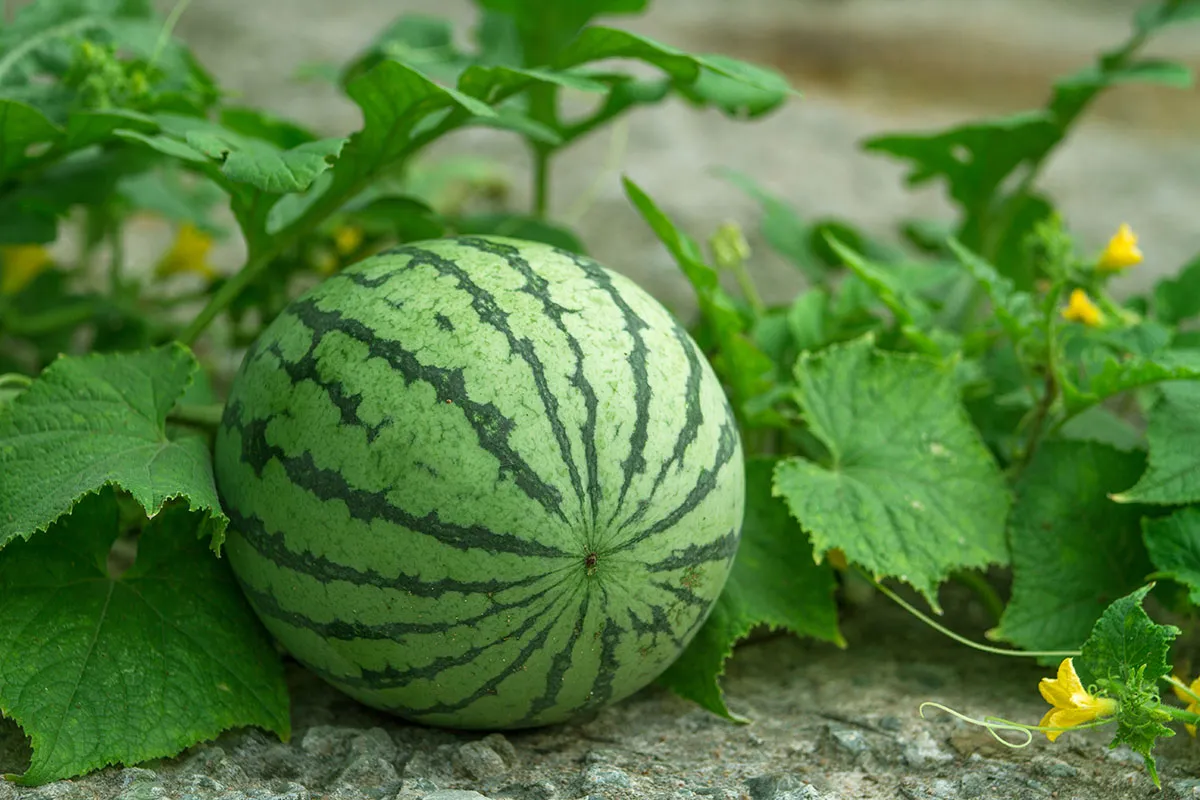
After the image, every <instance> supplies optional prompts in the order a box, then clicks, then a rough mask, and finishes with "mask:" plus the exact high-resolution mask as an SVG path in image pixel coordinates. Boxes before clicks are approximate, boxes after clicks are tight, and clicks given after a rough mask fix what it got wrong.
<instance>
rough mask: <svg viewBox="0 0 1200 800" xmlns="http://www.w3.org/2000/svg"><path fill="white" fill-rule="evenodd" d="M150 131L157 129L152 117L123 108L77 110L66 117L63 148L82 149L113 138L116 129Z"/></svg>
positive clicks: (68, 149)
mask: <svg viewBox="0 0 1200 800" xmlns="http://www.w3.org/2000/svg"><path fill="white" fill-rule="evenodd" d="M122 129H124V130H137V131H142V132H150V131H154V130H157V129H158V124H157V123H156V122H155V121H154V118H153V117H151V116H148V115H146V114H142V113H140V112H137V111H130V110H128V109H123V108H113V109H105V110H103V111H77V112H74V113H72V114H71V116H69V117H67V138H66V142H65V144H64V149H65V150H67V151H72V150H82V149H83V148H85V147H90V146H91V145H94V144H99V143H101V142H104V141H106V140H108V139H111V138H114V137H115V134H116V131H118V130H122Z"/></svg>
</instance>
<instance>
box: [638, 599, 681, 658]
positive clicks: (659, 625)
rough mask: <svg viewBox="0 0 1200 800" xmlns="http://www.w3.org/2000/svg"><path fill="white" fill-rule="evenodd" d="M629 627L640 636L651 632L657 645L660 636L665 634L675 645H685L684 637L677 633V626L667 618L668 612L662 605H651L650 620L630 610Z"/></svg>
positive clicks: (653, 641)
mask: <svg viewBox="0 0 1200 800" xmlns="http://www.w3.org/2000/svg"><path fill="white" fill-rule="evenodd" d="M629 627H630V629H631V630H632V631H633V632H634V633H635V634H636V635H638V636H645V635H646V634H649V635H650V636H651V637H652V643H653V644H654V645H655V646H657V645H658V637H659V636H662V635H665V636H666V637H667V638H668V639H670V640H671V644H673V645H674V646H675V647H679V648H682V647H683V639H681V638H679V637H678V636H676V635H675V626H674V625H673V624H671V620H669V619H667V612H666V611H664V610H663V607H662V606H655V605H652V606H650V619H649V620H644V619H642V618H641V617H639V616H638V615H637V614H636V613H634V612H633V611H632V610H630V612H629Z"/></svg>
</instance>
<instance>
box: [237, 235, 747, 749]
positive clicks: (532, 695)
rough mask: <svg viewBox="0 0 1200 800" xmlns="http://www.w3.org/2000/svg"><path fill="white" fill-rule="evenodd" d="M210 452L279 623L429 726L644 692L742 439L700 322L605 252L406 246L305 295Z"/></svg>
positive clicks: (735, 486)
mask: <svg viewBox="0 0 1200 800" xmlns="http://www.w3.org/2000/svg"><path fill="white" fill-rule="evenodd" d="M215 459H216V461H215V465H216V478H217V484H218V488H219V491H220V495H221V500H222V504H223V506H224V508H225V510H226V512H227V513H228V515H229V517H230V520H231V530H230V534H229V538H228V541H227V545H226V548H227V553H228V557H229V560H230V563H231V565H232V567H233V570H234V572H235V574H236V575H237V576H238V579H239V581H240V583H241V585H242V587H243V588H244V590H245V593H246V595H247V597H248V598H249V600H250V602H251V604H252V605H253V607H254V609H255V611H256V612H257V613H258V615H259V616H260V618H261V619H262V621H263V623H264V624H265V625H266V627H267V629H268V630H269V631H270V633H271V634H272V635H273V636H274V637H275V638H276V639H277V640H278V642H279V643H280V644H281V645H282V646H283V647H284V649H286V650H287V651H288V652H289V653H290V654H291V655H292V656H293V657H295V658H296V659H297V660H298V661H299V662H301V663H302V664H304V665H305V666H306V667H307V668H308V669H310V670H312V671H313V672H315V673H316V674H317V675H319V676H321V677H322V678H324V679H325V680H326V681H328V682H329V683H331V684H333V685H334V686H336V687H337V688H339V689H340V690H342V691H343V692H345V693H346V694H348V695H350V696H351V697H353V698H356V699H358V700H360V701H362V702H363V703H366V704H368V705H370V706H374V707H376V708H380V709H384V710H387V711H390V712H394V713H395V714H398V715H400V716H402V717H404V718H407V719H410V720H413V721H416V722H420V723H424V724H431V725H440V726H448V727H456V728H493V729H496V728H519V727H529V726H536V725H544V724H548V723H554V722H559V721H563V720H566V719H569V718H571V717H572V716H574V715H576V714H578V713H580V712H586V711H588V710H590V709H594V708H597V707H599V706H601V705H603V704H606V703H609V702H613V701H617V700H619V699H621V698H623V697H626V696H628V695H630V694H632V693H633V692H635V691H637V690H638V689H640V688H642V687H643V686H645V685H647V684H648V683H649V682H651V681H652V680H654V678H655V677H657V676H658V675H659V674H660V673H661V672H662V671H663V670H664V669H665V668H666V667H667V666H668V665H669V664H670V663H671V662H672V661H673V660H674V659H675V658H676V657H677V656H678V654H679V653H680V652H681V651H682V650H683V648H684V647H685V646H686V645H687V644H688V642H689V640H690V639H691V638H692V637H693V635H694V634H695V633H696V631H697V629H698V628H699V627H700V626H701V624H702V623H703V622H704V620H705V618H706V616H707V615H708V613H709V611H710V610H711V608H712V606H713V604H714V602H715V601H716V599H717V596H718V595H719V594H720V593H721V589H722V586H723V585H724V583H725V579H726V576H727V574H728V572H729V569H730V567H731V566H732V563H733V558H734V555H735V553H736V551H737V545H738V539H739V536H740V532H741V522H742V511H743V502H744V488H745V487H744V476H743V461H742V452H741V442H740V440H739V436H738V429H737V425H736V423H735V420H734V418H733V415H732V414H731V412H730V408H729V405H728V403H727V401H726V398H725V395H724V393H723V392H722V389H721V386H720V384H719V382H718V380H717V378H716V376H715V375H714V374H713V372H712V371H711V369H710V367H709V365H708V363H707V362H706V360H705V359H704V357H703V355H702V353H701V352H700V351H699V350H698V349H697V347H696V345H695V343H694V342H693V341H692V340H691V338H690V337H689V336H688V334H687V332H686V331H685V330H683V329H682V328H681V327H680V326H679V324H678V323H677V322H676V321H675V320H674V319H673V318H672V317H671V315H670V314H668V313H667V311H666V310H665V309H664V308H663V307H662V306H661V305H659V304H658V303H657V302H656V301H655V300H654V299H653V298H651V297H650V296H649V295H648V294H647V293H646V292H644V291H643V290H642V289H640V288H639V287H638V286H637V285H635V284H634V283H633V282H631V281H630V280H628V279H626V278H624V277H622V276H621V275H619V274H617V273H614V272H611V271H609V270H607V269H605V268H604V267H602V266H600V265H599V264H597V263H596V262H595V261H593V260H591V259H588V258H585V257H582V256H580V255H577V254H574V253H571V252H569V251H566V250H561V249H558V248H554V247H551V246H549V245H544V244H536V243H531V242H525V241H519V240H513V239H505V238H499V237H483V236H468V237H460V238H452V239H439V240H434V241H428V242H420V243H416V244H409V245H405V246H402V247H397V248H395V249H393V250H389V251H387V252H385V253H381V254H380V255H377V256H374V257H372V258H369V259H367V260H365V261H363V262H360V263H359V264H357V265H355V266H353V267H351V268H348V269H346V270H345V271H343V272H341V273H339V274H336V275H334V276H332V277H330V278H328V279H326V280H325V281H324V282H322V283H320V284H318V285H317V286H316V287H314V288H313V289H311V290H310V291H308V292H307V293H306V294H305V295H303V296H302V297H300V298H299V299H297V300H296V301H295V302H293V303H292V304H291V305H290V306H289V307H288V308H287V309H286V310H285V311H284V312H283V313H282V314H281V315H280V316H279V317H278V318H277V319H276V320H274V321H273V322H272V323H271V324H270V325H269V326H268V327H267V328H266V329H265V330H264V331H263V333H262V335H261V336H260V338H259V339H258V340H257V341H256V342H255V344H254V346H253V347H252V348H251V349H250V351H249V352H248V353H247V354H246V357H245V359H244V360H243V363H242V365H241V368H240V370H239V371H238V373H237V375H236V377H235V379H234V381H233V384H232V387H231V390H230V396H229V400H228V402H227V405H226V409H225V415H224V419H223V421H222V424H221V426H220V429H219V431H218V435H217V440H216V451H215Z"/></svg>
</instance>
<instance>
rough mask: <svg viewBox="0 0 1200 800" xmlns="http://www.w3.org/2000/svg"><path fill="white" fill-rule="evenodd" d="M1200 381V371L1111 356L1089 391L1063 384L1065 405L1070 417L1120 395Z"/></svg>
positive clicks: (1199, 369)
mask: <svg viewBox="0 0 1200 800" xmlns="http://www.w3.org/2000/svg"><path fill="white" fill-rule="evenodd" d="M1196 379H1200V368H1194V367H1189V366H1186V365H1174V366H1172V365H1168V364H1162V363H1159V362H1157V361H1154V360H1152V359H1148V358H1138V357H1132V358H1125V359H1117V358H1114V357H1112V356H1110V357H1109V358H1108V359H1107V360H1106V361H1105V362H1104V366H1103V367H1102V368H1101V369H1100V371H1099V372H1097V373H1096V374H1094V375H1092V376H1091V377H1090V379H1088V380H1087V386H1086V388H1080V387H1077V386H1075V385H1074V384H1073V383H1071V382H1070V381H1066V382H1064V383H1063V386H1062V390H1063V405H1064V406H1065V407H1066V411H1067V414H1068V415H1074V414H1077V413H1079V412H1080V411H1082V410H1083V409H1085V408H1088V407H1089V406H1093V405H1095V404H1097V403H1099V402H1101V401H1102V400H1105V399H1107V398H1109V397H1113V396H1114V395H1118V394H1120V393H1121V392H1127V391H1129V390H1130V389H1137V388H1139V387H1142V386H1149V385H1151V384H1155V383H1162V382H1163V381H1181V380H1196Z"/></svg>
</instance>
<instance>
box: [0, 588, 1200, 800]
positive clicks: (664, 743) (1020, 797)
mask: <svg viewBox="0 0 1200 800" xmlns="http://www.w3.org/2000/svg"><path fill="white" fill-rule="evenodd" d="M942 602H943V606H944V607H945V608H947V609H952V611H948V612H947V620H946V621H947V622H948V623H949V624H950V625H952V626H953V627H954V628H955V629H957V630H959V631H961V632H963V633H966V634H968V635H970V636H972V637H973V638H975V639H976V640H980V639H981V638H982V637H981V634H982V631H983V630H984V628H985V627H986V619H985V618H984V617H983V612H982V610H981V608H980V607H978V605H977V604H976V603H975V602H974V601H973V600H972V598H971V596H970V595H967V594H965V593H964V592H963V591H961V590H960V589H959V588H958V587H956V586H951V587H948V588H947V590H946V591H945V592H944V593H943V597H942ZM843 632H844V634H845V637H846V639H847V641H848V645H849V646H848V647H847V648H846V649H838V648H836V647H834V646H831V645H826V644H821V643H817V642H812V641H801V640H797V639H795V638H793V637H791V636H774V637H763V638H759V639H758V640H756V641H753V642H752V643H749V644H746V645H743V646H742V647H741V648H739V650H738V651H737V653H736V655H735V657H734V658H733V660H732V661H731V662H730V664H729V670H728V675H727V676H726V678H725V681H724V686H725V691H726V694H727V697H728V700H729V704H730V707H731V709H732V710H733V711H734V712H735V713H736V714H739V715H741V716H743V717H746V718H748V719H749V720H751V721H750V722H749V723H748V724H744V725H739V724H734V723H731V722H727V721H725V720H723V719H721V718H718V717H716V716H714V715H712V714H710V713H708V712H707V711H704V710H703V709H701V708H699V707H696V706H694V705H691V704H689V703H687V702H685V701H683V700H680V699H678V698H677V697H675V696H673V695H672V694H670V693H668V692H667V691H665V690H663V689H660V688H657V687H651V688H649V689H647V690H645V691H643V692H641V693H640V694H638V695H635V696H634V697H633V698H631V699H629V700H627V701H625V702H623V703H620V704H618V705H616V706H614V707H611V708H608V709H605V710H602V711H600V712H598V713H595V714H594V715H593V716H591V717H589V718H586V719H582V720H580V721H578V722H575V723H573V724H569V725H563V726H557V727H550V728H544V729H538V730H531V731H518V732H508V733H504V734H495V733H493V734H490V735H485V734H483V733H477V732H475V733H456V732H450V731H442V730H435V729H429V728H422V727H418V726H415V725H410V724H406V723H404V722H402V721H399V720H397V719H396V718H394V717H390V716H388V715H385V714H381V713H377V712H374V711H372V710H370V709H367V708H365V707H364V706H361V705H359V704H357V703H355V702H354V701H352V700H349V699H347V698H346V697H344V696H343V695H340V694H339V693H337V692H336V691H334V690H333V689H331V688H328V687H327V686H325V685H324V684H323V683H321V682H320V681H318V680H317V679H315V678H313V677H311V676H310V675H308V674H306V673H305V672H304V671H303V670H301V669H299V668H294V667H293V668H291V669H290V670H289V675H290V680H291V683H292V687H293V695H292V696H293V698H294V709H293V726H294V735H293V737H292V740H291V742H290V743H287V744H281V743H279V742H278V741H277V740H275V739H274V738H272V737H269V736H266V735H264V734H262V733H261V732H258V731H256V730H249V731H235V732H231V733H229V734H226V735H224V736H222V737H221V738H220V739H218V740H217V741H216V742H214V743H211V744H203V745H199V746H197V747H194V748H192V749H191V750H189V751H187V752H185V753H184V754H182V755H181V756H179V757H177V758H174V759H169V760H163V761H160V762H154V763H149V764H144V765H141V766H140V767H138V768H133V769H118V768H110V769H107V770H103V771H101V772H99V773H96V774H94V775H91V776H89V777H86V778H81V779H79V780H75V781H60V782H58V783H54V784H49V785H46V786H42V787H39V788H36V789H25V788H14V787H11V786H4V785H2V784H0V800H85V799H87V800H91V799H93V798H95V799H97V800H99V799H101V798H103V800H109V798H120V799H121V800H154V799H155V798H179V799H180V800H246V799H247V798H253V799H255V800H258V799H259V798H262V800H316V799H317V798H329V799H330V800H418V799H421V800H469V799H470V798H474V800H478V798H479V797H480V796H482V797H484V798H491V799H492V800H500V798H511V800H579V799H580V798H587V800H639V799H640V798H646V799H648V800H659V799H661V800H668V799H672V800H675V799H678V800H683V799H684V798H719V799H720V800H801V798H803V799H804V800H884V799H885V798H886V800H957V799H958V798H995V800H1042V798H1046V799H1047V800H1049V799H1050V798H1058V799H1059V800H1136V798H1159V799H1160V800H1176V798H1194V797H1200V780H1197V778H1198V777H1200V747H1198V746H1197V743H1196V742H1195V741H1194V740H1193V739H1191V738H1190V737H1188V736H1187V735H1186V734H1185V733H1183V732H1182V731H1180V735H1179V736H1176V737H1175V738H1173V739H1168V740H1165V741H1164V742H1163V743H1162V745H1161V746H1160V748H1159V759H1158V764H1159V770H1160V772H1161V774H1162V778H1163V789H1162V791H1161V792H1160V791H1158V790H1156V789H1155V787H1154V785H1153V783H1152V782H1151V781H1150V779H1149V777H1148V776H1147V774H1146V770H1145V767H1144V764H1143V762H1142V759H1141V757H1139V756H1137V755H1136V754H1134V753H1132V752H1130V751H1129V750H1128V749H1126V748H1124V747H1121V748H1117V749H1115V750H1110V749H1108V747H1107V746H1106V743H1107V741H1108V739H1109V738H1110V736H1111V732H1112V729H1111V728H1101V729H1098V730H1091V731H1081V732H1071V733H1068V734H1066V735H1064V736H1062V737H1061V738H1060V739H1058V741H1056V742H1054V743H1050V742H1048V741H1046V739H1045V738H1044V737H1041V736H1038V737H1036V738H1035V739H1034V740H1033V741H1032V742H1031V743H1030V744H1029V746H1027V747H1025V748H1020V749H1013V748H1008V747H1004V746H1002V745H1000V744H999V743H997V742H996V741H995V740H994V739H992V738H991V736H990V735H989V734H988V733H987V732H986V731H984V730H982V729H979V728H976V727H972V726H970V725H968V724H966V723H964V722H962V721H959V720H957V719H955V718H953V717H951V716H949V715H947V714H944V713H941V712H938V711H936V710H932V709H930V710H927V712H926V717H925V718H924V719H922V718H921V716H920V714H919V713H918V709H919V706H920V704H921V703H923V702H925V701H936V702H940V703H943V704H945V705H948V706H950V707H952V708H954V709H956V710H958V711H960V712H962V713H964V714H967V715H970V716H974V717H977V718H978V717H983V716H987V715H997V716H1002V717H1005V718H1008V719H1014V720H1019V721H1024V722H1029V723H1036V722H1037V721H1038V720H1039V719H1040V718H1041V715H1042V714H1043V713H1044V712H1045V711H1046V709H1047V706H1046V704H1045V703H1044V701H1042V699H1041V698H1040V696H1039V695H1038V692H1037V682H1038V680H1039V679H1040V678H1041V677H1043V676H1049V675H1052V674H1053V667H1041V666H1038V665H1037V664H1035V663H1031V662H1030V660H1029V659H1016V658H1006V657H1001V656H995V655H988V654H984V653H980V652H977V651H973V650H969V649H967V648H965V647H963V646H962V645H959V644H956V643H954V642H952V641H950V640H948V639H947V638H945V637H944V636H942V635H941V634H939V633H937V632H935V631H933V630H931V629H930V628H928V627H925V626H924V625H923V624H922V623H920V622H918V621H917V620H915V619H914V618H912V617H911V616H909V615H908V614H907V613H905V612H904V611H902V610H900V609H899V608H898V607H896V606H894V605H892V604H891V603H890V601H887V600H885V599H884V598H882V597H879V596H876V597H874V598H872V599H870V600H869V601H867V602H866V604H865V605H855V604H847V605H846V607H845V612H844V615H843ZM23 749H24V743H23V741H22V739H21V737H20V735H19V733H17V732H16V731H15V729H14V728H12V727H11V726H10V728H8V729H5V730H4V733H0V770H3V771H11V770H14V769H19V768H20V764H19V763H18V762H19V761H20V760H21V759H22V758H23V757H25V753H23ZM455 791H458V792H464V793H465V794H457V795H456V794H453V792H455ZM470 792H475V793H477V794H470Z"/></svg>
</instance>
